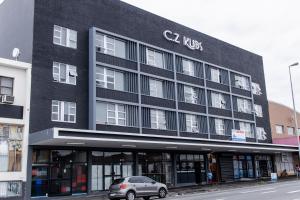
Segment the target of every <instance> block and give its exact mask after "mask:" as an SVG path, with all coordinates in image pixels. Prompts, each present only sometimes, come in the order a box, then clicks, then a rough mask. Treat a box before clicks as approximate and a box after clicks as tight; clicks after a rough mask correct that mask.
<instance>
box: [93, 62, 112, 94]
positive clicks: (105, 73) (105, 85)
mask: <svg viewBox="0 0 300 200" xmlns="http://www.w3.org/2000/svg"><path fill="white" fill-rule="evenodd" d="M97 68H99V69H103V73H101V72H97V70H96V78H95V81H96V86H97V87H101V88H106V89H112V90H115V85H116V73H115V70H112V69H108V68H106V67H102V66H99V67H97ZM109 72H112V73H113V75H109ZM98 76H100V77H103V80H101V79H99V78H98ZM108 78H113V79H114V81H113V82H112V81H108ZM97 81H98V82H100V83H103V87H102V86H101V84H100V83H99V84H98V83H97ZM108 84H111V85H112V86H113V87H112V88H109V87H108Z"/></svg>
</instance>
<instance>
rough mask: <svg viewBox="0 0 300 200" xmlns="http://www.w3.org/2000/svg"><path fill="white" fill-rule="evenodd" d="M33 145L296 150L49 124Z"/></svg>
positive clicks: (35, 135) (294, 148) (32, 139)
mask: <svg viewBox="0 0 300 200" xmlns="http://www.w3.org/2000/svg"><path fill="white" fill-rule="evenodd" d="M29 144H30V145H32V146H55V147H59V146H62V147H66V146H70V147H96V148H119V149H120V148H123V149H153V150H180V151H209V152H245V153H281V152H297V151H298V147H297V146H288V145H278V144H266V143H251V142H247V143H246V142H234V141H224V140H209V139H200V138H187V137H174V136H172V137H171V136H158V135H144V134H133V133H121V132H105V131H91V130H79V129H65V128H52V129H47V130H43V131H40V132H36V133H32V134H30V137H29Z"/></svg>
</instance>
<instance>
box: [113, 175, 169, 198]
mask: <svg viewBox="0 0 300 200" xmlns="http://www.w3.org/2000/svg"><path fill="white" fill-rule="evenodd" d="M167 193H168V189H167V186H166V185H165V184H163V183H158V182H156V181H154V180H152V179H151V178H148V177H146V176H130V177H126V178H120V179H116V180H114V182H113V183H112V184H111V186H110V187H109V193H108V198H109V199H111V200H112V199H113V200H117V199H126V200H134V199H135V198H136V197H143V198H144V199H145V200H148V199H150V197H152V196H158V197H159V198H165V197H166V196H167Z"/></svg>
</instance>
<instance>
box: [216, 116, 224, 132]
mask: <svg viewBox="0 0 300 200" xmlns="http://www.w3.org/2000/svg"><path fill="white" fill-rule="evenodd" d="M215 129H216V134H217V135H226V128H225V121H224V119H219V118H215Z"/></svg>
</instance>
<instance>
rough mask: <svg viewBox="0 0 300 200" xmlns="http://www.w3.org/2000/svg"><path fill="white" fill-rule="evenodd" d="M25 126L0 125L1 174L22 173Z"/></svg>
mask: <svg viewBox="0 0 300 200" xmlns="http://www.w3.org/2000/svg"><path fill="white" fill-rule="evenodd" d="M22 143H23V126H18V125H7V124H0V163H1V165H0V172H15V171H21V160H22Z"/></svg>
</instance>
